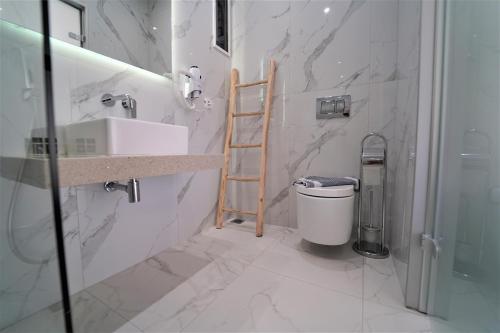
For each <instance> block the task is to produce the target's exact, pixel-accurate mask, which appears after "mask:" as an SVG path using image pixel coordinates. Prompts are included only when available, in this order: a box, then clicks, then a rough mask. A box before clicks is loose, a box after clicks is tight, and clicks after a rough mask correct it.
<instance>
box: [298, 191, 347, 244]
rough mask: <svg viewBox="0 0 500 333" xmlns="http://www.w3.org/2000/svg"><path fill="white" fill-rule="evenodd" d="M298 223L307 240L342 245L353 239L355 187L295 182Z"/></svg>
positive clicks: (300, 231)
mask: <svg viewBox="0 0 500 333" xmlns="http://www.w3.org/2000/svg"><path fill="white" fill-rule="evenodd" d="M295 189H296V192H297V224H298V228H299V234H300V235H301V236H302V238H304V239H305V240H307V241H309V242H312V243H316V244H322V245H342V244H345V243H347V242H348V241H349V239H350V238H351V231H352V224H353V211H354V186H353V185H342V186H331V187H315V188H307V187H305V186H303V185H295Z"/></svg>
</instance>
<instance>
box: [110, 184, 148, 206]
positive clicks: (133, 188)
mask: <svg viewBox="0 0 500 333" xmlns="http://www.w3.org/2000/svg"><path fill="white" fill-rule="evenodd" d="M104 189H105V190H106V191H107V192H114V191H116V190H120V191H124V192H127V194H128V202H130V203H136V202H139V201H141V191H140V188H139V180H137V179H135V178H131V179H129V181H128V182H127V185H124V184H120V183H118V182H105V183H104Z"/></svg>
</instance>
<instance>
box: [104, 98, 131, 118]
mask: <svg viewBox="0 0 500 333" xmlns="http://www.w3.org/2000/svg"><path fill="white" fill-rule="evenodd" d="M116 101H121V102H122V106H123V108H124V109H127V110H130V118H134V119H135V118H137V101H136V100H135V99H133V98H132V97H131V96H130V95H129V94H122V95H117V96H113V95H111V94H104V95H102V97H101V102H102V104H104V105H106V106H113V105H115V102H116Z"/></svg>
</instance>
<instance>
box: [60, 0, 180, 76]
mask: <svg viewBox="0 0 500 333" xmlns="http://www.w3.org/2000/svg"><path fill="white" fill-rule="evenodd" d="M58 1H59V0H58ZM80 3H81V4H82V5H84V6H85V14H86V23H87V26H86V27H87V31H86V34H87V42H86V46H85V47H86V48H88V49H89V50H92V51H95V52H98V53H101V54H104V55H106V56H108V57H111V58H114V59H117V60H121V61H124V62H126V63H128V64H131V65H134V66H137V67H140V68H144V69H147V70H149V71H152V72H154V73H158V74H163V73H171V72H172V66H171V65H172V60H171V58H172V57H171V51H172V50H171V37H170V36H171V21H170V17H171V1H170V0H129V1H107V0H97V1H96V0H81V2H80ZM153 27H155V28H156V29H153Z"/></svg>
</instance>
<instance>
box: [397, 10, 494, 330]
mask: <svg viewBox="0 0 500 333" xmlns="http://www.w3.org/2000/svg"><path fill="white" fill-rule="evenodd" d="M434 5H435V7H434ZM431 6H433V7H434V8H431V10H430V11H429V12H428V14H430V15H428V16H429V22H431V23H432V22H433V23H434V31H433V34H434V36H432V34H431V38H430V39H434V45H433V46H430V47H428V49H429V50H430V53H431V54H432V56H431V59H430V66H429V68H428V69H429V71H430V72H433V77H432V75H427V74H425V71H422V69H421V71H420V75H421V77H420V93H421V94H422V93H424V94H427V95H428V96H430V97H429V101H427V102H426V101H425V99H423V98H422V95H421V96H420V107H419V130H418V133H419V139H418V142H419V148H421V149H423V148H424V147H426V145H425V143H426V140H427V142H428V147H429V150H428V151H427V152H426V151H421V152H417V175H416V181H415V186H416V192H415V197H416V198H417V199H416V200H415V201H414V215H413V222H412V231H411V239H412V242H413V246H412V249H411V251H410V252H411V253H410V264H409V271H408V279H407V281H406V282H407V290H406V296H407V305H409V306H410V307H413V308H416V309H418V310H420V311H423V312H426V313H429V314H432V315H433V316H435V317H436V318H435V319H433V320H432V321H431V323H432V330H433V331H434V332H450V331H452V332H499V331H500V242H499V240H500V168H499V162H500V156H499V153H500V151H499V149H498V147H500V2H498V1H450V0H448V1H437V2H436V3H435V4H431ZM423 13H424V15H425V6H424V12H423ZM434 18H435V20H434ZM422 22H424V20H423V21H422ZM422 31H423V32H425V27H424V26H423V29H422ZM432 37H435V38H432ZM422 41H423V42H424V41H425V36H423V37H422ZM422 45H423V46H422V47H423V48H424V49H423V52H422V53H421V55H422V57H423V58H425V52H426V51H425V46H424V44H422ZM431 49H432V50H431ZM429 50H427V51H429ZM420 64H421V66H425V62H421V63H420ZM422 73H424V74H422ZM426 85H428V86H429V87H432V86H433V88H432V89H433V91H430V90H431V88H429V91H426ZM426 110H432V111H429V112H427V111H426ZM427 113H429V114H430V115H429V116H427ZM426 118H428V119H426ZM426 121H427V123H426ZM428 125H429V126H428ZM426 127H429V128H430V131H428V132H427V133H426V130H425V128H426ZM427 155H428V156H429V160H428V161H424V162H423V163H422V164H421V165H419V158H420V160H421V162H422V161H423V160H425V159H426V156H427ZM425 162H428V164H426V163H425ZM419 170H420V171H421V172H419ZM420 184H426V186H427V188H423V186H420ZM419 186H420V189H419ZM419 191H420V192H421V193H423V196H422V195H420V194H419ZM424 192H425V193H424ZM419 197H420V199H422V198H423V200H421V201H426V202H425V205H422V202H419V201H418V198H419ZM421 207H424V208H425V209H420V208H421ZM424 210H425V211H426V214H425V216H422V215H423V214H421V212H423V211H424ZM419 214H420V215H419Z"/></svg>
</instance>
